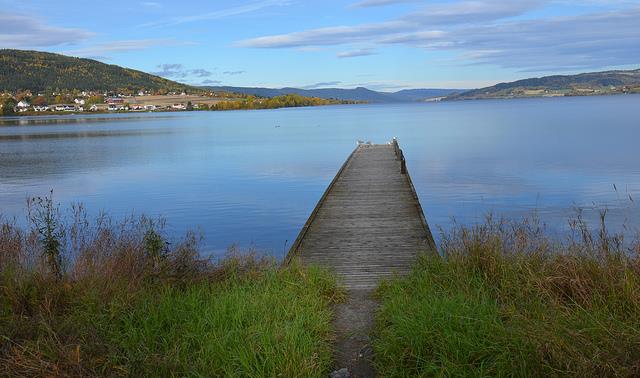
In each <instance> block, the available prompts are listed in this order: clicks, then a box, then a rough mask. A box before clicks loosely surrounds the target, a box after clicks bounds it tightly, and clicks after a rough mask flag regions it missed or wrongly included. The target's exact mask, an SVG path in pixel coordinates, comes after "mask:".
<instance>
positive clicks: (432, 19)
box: [237, 0, 545, 48]
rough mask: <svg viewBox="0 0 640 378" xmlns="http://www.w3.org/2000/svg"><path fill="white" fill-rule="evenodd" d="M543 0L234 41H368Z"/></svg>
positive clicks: (438, 9)
mask: <svg viewBox="0 0 640 378" xmlns="http://www.w3.org/2000/svg"><path fill="white" fill-rule="evenodd" d="M544 3H545V1H544V0H519V1H511V0H509V1H507V0H478V1H459V2H454V3H446V4H442V3H440V4H433V5H429V6H426V7H422V8H421V9H419V10H416V11H413V12H411V13H409V14H407V15H405V16H404V17H401V18H398V19H395V20H391V21H385V22H378V23H370V24H360V25H353V26H335V27H325V28H318V29H310V30H305V31H299V32H293V33H289V34H279V35H270V36H264V37H258V38H252V39H247V40H244V41H239V42H237V46H240V47H257V48H284V47H309V46H322V45H341V44H349V43H354V42H360V41H371V40H373V39H375V38H377V37H381V36H388V35H392V34H395V33H401V32H407V31H416V30H420V29H423V28H425V27H430V28H433V27H434V26H436V25H438V26H442V25H446V26H449V27H450V26H455V25H460V24H468V23H471V22H490V21H496V20H500V19H503V18H507V17H513V16H518V15H521V14H523V13H525V12H527V11H530V10H532V9H535V8H537V7H539V6H540V5H542V4H544Z"/></svg>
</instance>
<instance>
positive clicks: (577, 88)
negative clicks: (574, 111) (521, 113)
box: [447, 69, 640, 100]
mask: <svg viewBox="0 0 640 378" xmlns="http://www.w3.org/2000/svg"><path fill="white" fill-rule="evenodd" d="M616 93H640V69H637V70H629V71H620V70H618V71H604V72H589V73H583V74H578V75H554V76H545V77H540V78H530V79H524V80H518V81H514V82H510V83H500V84H497V85H494V86H492V87H487V88H480V89H474V90H471V91H467V92H463V93H460V94H454V95H450V96H449V97H448V98H447V99H450V100H468V99H483V98H514V97H544V96H589V95H603V94H616Z"/></svg>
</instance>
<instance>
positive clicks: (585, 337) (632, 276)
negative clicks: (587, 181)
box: [374, 218, 640, 376]
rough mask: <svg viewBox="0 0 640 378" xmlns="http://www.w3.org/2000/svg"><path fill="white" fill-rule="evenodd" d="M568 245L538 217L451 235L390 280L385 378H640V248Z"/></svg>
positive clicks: (379, 356)
mask: <svg viewBox="0 0 640 378" xmlns="http://www.w3.org/2000/svg"><path fill="white" fill-rule="evenodd" d="M572 226H573V230H574V233H573V237H572V238H570V239H569V240H568V241H564V242H562V243H559V242H556V241H554V240H551V239H549V238H548V237H546V236H545V233H544V230H543V229H542V228H541V227H540V226H539V225H538V224H537V223H536V222H528V221H526V222H522V223H515V222H504V221H496V220H494V219H491V218H489V219H488V220H487V222H486V223H485V224H483V225H479V226H476V227H472V228H467V227H459V228H457V229H456V230H455V231H454V232H453V233H451V234H450V235H445V236H444V237H443V238H444V240H443V243H442V253H443V255H444V256H443V257H442V258H441V257H438V256H423V257H421V259H420V260H419V262H418V263H417V265H416V267H415V269H414V271H413V273H412V274H411V275H409V276H408V277H405V278H402V279H397V280H393V281H391V282H388V283H386V284H383V285H382V286H381V287H380V289H379V292H378V294H379V296H380V300H381V310H380V312H379V314H378V317H377V329H376V335H375V341H374V349H375V353H376V360H375V363H376V366H377V368H378V369H379V372H380V373H381V374H382V375H383V376H433V375H437V376H440V375H443V376H514V375H515V376H565V375H571V376H637V375H638V374H640V362H639V361H640V243H639V242H638V241H637V239H636V240H635V241H632V242H628V241H627V242H625V241H624V239H623V238H622V236H620V235H609V234H608V233H607V231H606V228H605V227H604V222H603V225H602V227H601V229H600V230H599V231H598V232H595V233H591V232H590V231H588V229H587V227H586V225H585V224H584V222H582V220H580V219H577V220H576V221H574V222H573V223H572Z"/></svg>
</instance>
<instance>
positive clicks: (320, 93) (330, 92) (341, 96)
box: [202, 87, 464, 103]
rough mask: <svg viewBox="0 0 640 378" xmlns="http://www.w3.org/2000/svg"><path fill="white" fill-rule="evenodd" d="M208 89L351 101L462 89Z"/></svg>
mask: <svg viewBox="0 0 640 378" xmlns="http://www.w3.org/2000/svg"><path fill="white" fill-rule="evenodd" d="M202 88H206V89H208V90H214V91H225V92H234V93H242V94H246V95H253V96H259V97H275V96H282V95H285V94H298V95H301V96H306V97H319V98H325V99H338V100H349V101H367V102H374V103H389V102H413V101H424V100H427V99H429V98H434V97H444V96H447V95H450V94H452V93H458V92H461V91H464V90H461V89H407V90H402V91H399V92H393V93H389V92H377V91H372V90H370V89H367V88H364V87H357V88H353V89H341V88H319V89H300V88H256V87H254V88H251V87H202Z"/></svg>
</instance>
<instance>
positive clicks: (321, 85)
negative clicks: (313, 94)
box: [302, 81, 342, 89]
mask: <svg viewBox="0 0 640 378" xmlns="http://www.w3.org/2000/svg"><path fill="white" fill-rule="evenodd" d="M340 84H342V82H341V81H325V82H322V83H315V84H310V85H305V86H303V87H302V89H318V88H327V87H333V86H336V85H340Z"/></svg>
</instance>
